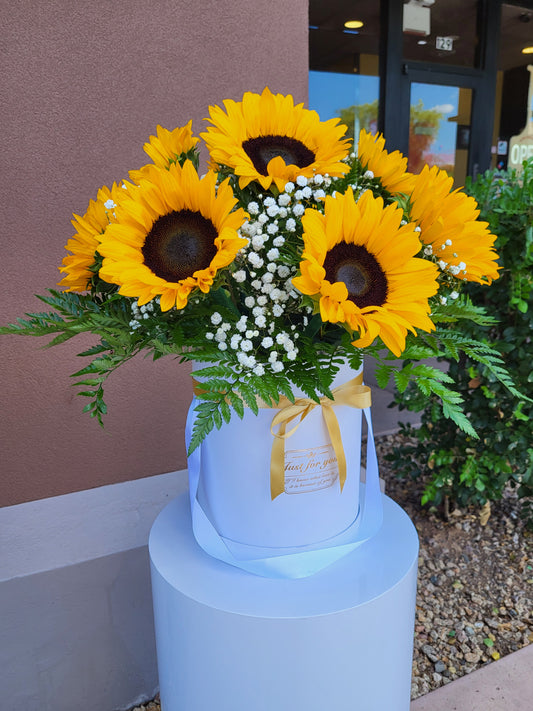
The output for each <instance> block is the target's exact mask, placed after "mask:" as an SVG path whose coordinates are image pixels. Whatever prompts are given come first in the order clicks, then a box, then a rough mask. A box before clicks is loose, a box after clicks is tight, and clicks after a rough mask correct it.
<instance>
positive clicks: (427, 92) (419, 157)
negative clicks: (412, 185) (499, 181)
mask: <svg viewBox="0 0 533 711" xmlns="http://www.w3.org/2000/svg"><path fill="white" fill-rule="evenodd" d="M410 104H411V106H410V121H409V154H408V159H409V162H408V170H409V171H410V172H412V173H420V171H421V170H422V168H423V166H424V165H425V164H428V165H430V166H433V165H436V166H438V167H439V168H442V169H443V170H445V171H446V172H447V173H448V174H449V175H451V176H452V177H453V178H454V186H455V187H461V186H463V185H464V182H465V178H466V174H467V165H468V149H469V143H470V117H471V109H472V90H471V89H466V88H461V87H457V86H444V85H440V84H422V83H418V82H411V101H410Z"/></svg>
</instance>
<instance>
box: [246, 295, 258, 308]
mask: <svg viewBox="0 0 533 711" xmlns="http://www.w3.org/2000/svg"><path fill="white" fill-rule="evenodd" d="M244 305H245V306H247V307H248V308H249V309H251V308H252V307H253V306H254V305H255V299H254V297H253V296H247V297H246V298H245V299H244Z"/></svg>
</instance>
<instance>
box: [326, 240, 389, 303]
mask: <svg viewBox="0 0 533 711" xmlns="http://www.w3.org/2000/svg"><path fill="white" fill-rule="evenodd" d="M324 269H325V270H326V279H327V280H328V281H329V282H331V283H332V284H333V283H335V282H336V281H342V282H344V284H346V288H347V289H348V298H349V299H350V301H353V302H354V304H356V305H357V306H359V308H360V309H363V308H365V306H383V304H384V303H385V301H386V300H387V292H388V284H387V277H386V275H385V272H384V271H383V269H382V268H381V267H380V265H379V263H378V261H377V260H376V258H375V257H374V256H373V255H372V254H370V252H369V251H368V250H367V249H366V248H365V247H362V246H361V245H357V244H348V243H347V242H339V244H336V245H335V246H334V247H333V249H330V250H329V252H328V253H327V255H326V259H325V260H324Z"/></svg>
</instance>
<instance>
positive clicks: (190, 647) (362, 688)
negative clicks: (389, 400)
mask: <svg viewBox="0 0 533 711" xmlns="http://www.w3.org/2000/svg"><path fill="white" fill-rule="evenodd" d="M383 506H384V511H383V515H384V516H383V526H382V528H381V529H380V531H379V533H378V534H377V535H376V536H374V538H372V539H370V540H369V541H367V542H366V543H364V544H363V545H361V546H360V547H359V548H357V549H356V550H355V551H353V552H352V553H350V554H349V555H347V556H346V557H344V558H342V559H341V560H339V561H337V562H336V563H334V564H333V565H331V566H329V567H328V568H326V569H324V570H322V571H321V572H319V573H317V574H315V575H313V576H311V577H309V578H301V579H298V580H275V579H271V578H261V577H258V576H255V575H252V574H250V573H246V572H244V571H242V570H240V569H239V568H235V567H233V566H230V565H227V564H225V563H222V562H221V561H219V560H216V559H215V558H211V557H210V556H208V555H207V554H206V553H205V552H204V551H203V550H202V549H201V548H200V547H199V546H198V544H197V543H196V541H195V539H194V537H193V534H192V528H191V520H190V512H189V501H188V496H187V494H182V495H181V496H180V497H178V498H177V499H176V500H175V501H173V502H172V503H171V504H169V505H168V506H167V507H166V508H165V509H164V510H163V511H162V512H161V514H160V515H159V517H158V518H157V520H156V521H155V523H154V525H153V528H152V531H151V534H150V543H149V548H150V559H151V564H152V591H153V602H154V615H155V629H156V640H157V657H158V668H159V683H160V689H161V702H162V711H325V710H331V711H408V710H409V705H410V687H411V663H412V652H413V628H414V614H415V598H416V573H417V562H418V537H417V534H416V530H415V528H414V526H413V524H412V523H411V521H410V520H409V518H408V517H407V515H406V514H405V512H404V511H403V510H402V509H401V508H400V507H399V506H398V505H397V504H395V503H394V502H393V501H392V500H391V499H389V498H387V497H384V499H383Z"/></svg>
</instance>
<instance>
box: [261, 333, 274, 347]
mask: <svg viewBox="0 0 533 711" xmlns="http://www.w3.org/2000/svg"><path fill="white" fill-rule="evenodd" d="M261 345H262V346H263V348H271V347H272V346H273V345H274V341H273V340H272V338H271V337H270V336H265V337H264V338H263V340H262V341H261Z"/></svg>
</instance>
